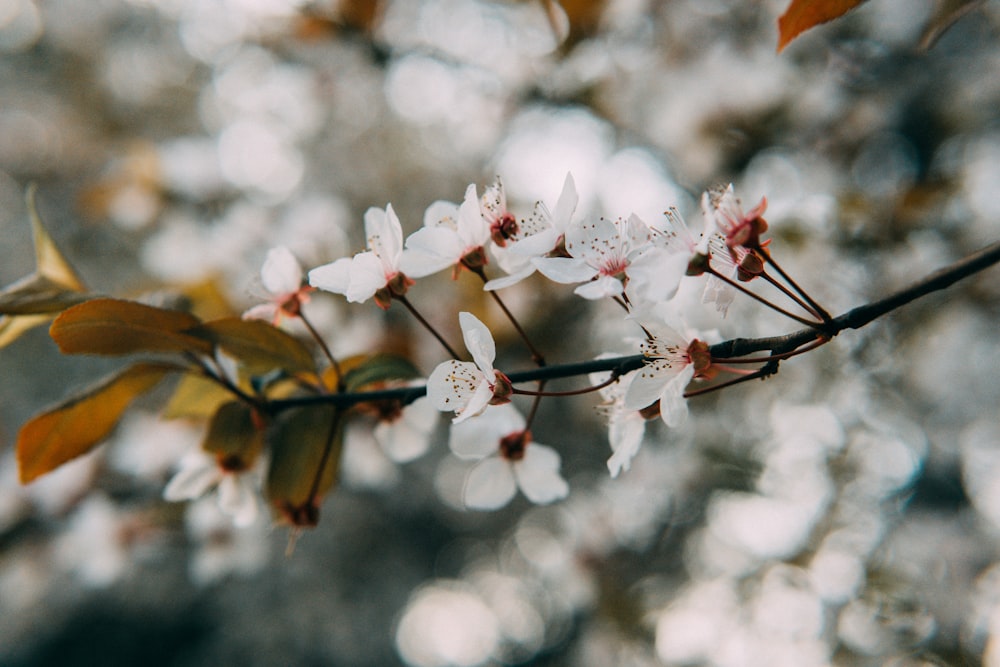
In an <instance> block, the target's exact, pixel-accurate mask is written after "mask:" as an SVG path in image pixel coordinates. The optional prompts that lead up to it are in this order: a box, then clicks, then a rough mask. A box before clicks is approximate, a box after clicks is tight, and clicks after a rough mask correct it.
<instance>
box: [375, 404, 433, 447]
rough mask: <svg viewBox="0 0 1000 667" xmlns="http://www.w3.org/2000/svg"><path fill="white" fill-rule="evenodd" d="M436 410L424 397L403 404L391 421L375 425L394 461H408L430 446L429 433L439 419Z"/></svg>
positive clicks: (381, 442)
mask: <svg viewBox="0 0 1000 667" xmlns="http://www.w3.org/2000/svg"><path fill="white" fill-rule="evenodd" d="M438 414H439V413H438V411H437V410H435V409H434V406H433V405H432V404H431V402H430V401H429V400H427V398H426V397H424V398H418V399H417V400H416V401H414V402H413V403H411V404H410V405H408V406H406V407H405V408H403V414H401V415H400V416H399V417H398V418H397V419H394V420H392V421H391V422H386V421H380V422H379V423H378V424H376V425H375V429H374V436H375V440H376V441H377V442H378V444H379V446H380V447H381V448H382V451H384V452H385V454H386V456H388V457H389V458H390V459H392V460H393V461H395V462H396V463H407V462H408V461H412V460H414V459H416V458H418V457H420V456H423V455H424V453H425V452H426V451H427V448H428V447H429V446H430V435H431V431H432V430H433V429H434V425H435V424H436V423H437V420H438Z"/></svg>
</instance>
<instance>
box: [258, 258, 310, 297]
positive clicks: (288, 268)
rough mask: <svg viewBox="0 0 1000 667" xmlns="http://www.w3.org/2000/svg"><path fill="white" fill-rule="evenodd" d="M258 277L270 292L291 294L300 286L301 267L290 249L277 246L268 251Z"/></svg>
mask: <svg viewBox="0 0 1000 667" xmlns="http://www.w3.org/2000/svg"><path fill="white" fill-rule="evenodd" d="M260 279H261V281H262V282H263V283H264V288H265V289H266V290H267V291H268V292H270V293H271V294H291V293H293V292H297V291H298V289H299V288H300V287H302V267H301V266H300V265H299V261H298V260H297V259H295V255H293V254H292V251H291V250H289V249H288V248H286V247H285V246H278V247H277V248H271V249H270V250H269V251H268V253H267V259H265V260H264V266H263V267H262V268H261V270H260Z"/></svg>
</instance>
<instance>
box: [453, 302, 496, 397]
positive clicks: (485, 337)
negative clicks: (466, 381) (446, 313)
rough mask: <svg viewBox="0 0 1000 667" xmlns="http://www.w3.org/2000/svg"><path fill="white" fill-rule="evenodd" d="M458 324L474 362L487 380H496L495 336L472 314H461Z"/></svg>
mask: <svg viewBox="0 0 1000 667" xmlns="http://www.w3.org/2000/svg"><path fill="white" fill-rule="evenodd" d="M458 322H459V325H461V327H462V338H463V340H465V347H466V349H467V350H469V354H471V355H472V359H473V361H475V362H476V365H477V366H479V369H480V370H482V371H483V374H484V375H485V376H486V379H487V380H489V381H490V382H492V381H493V380H494V379H495V378H496V373H495V372H494V370H493V361H494V360H495V359H496V358H497V346H496V343H495V342H493V334H491V333H490V330H489V329H488V328H487V327H486V325H485V324H483V323H482V322H481V321H480V320H479V318H478V317H476V316H475V315H473V314H472V313H466V312H464V311H463V312H461V313H459V314H458Z"/></svg>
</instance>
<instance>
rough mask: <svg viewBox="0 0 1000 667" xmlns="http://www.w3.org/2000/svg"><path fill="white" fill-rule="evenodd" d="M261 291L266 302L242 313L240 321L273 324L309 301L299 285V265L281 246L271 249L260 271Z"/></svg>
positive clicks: (300, 281) (297, 310)
mask: <svg viewBox="0 0 1000 667" xmlns="http://www.w3.org/2000/svg"><path fill="white" fill-rule="evenodd" d="M260 279H261V282H262V283H263V284H264V289H266V290H267V291H268V292H270V293H271V296H270V298H269V299H268V301H267V303H262V304H260V305H257V306H254V307H253V308H250V309H248V310H247V311H245V312H244V313H243V318H244V319H254V320H268V321H270V322H271V323H273V324H277V323H278V322H279V321H281V318H282V317H283V316H287V317H296V316H298V314H299V311H300V310H301V308H302V304H304V303H306V302H307V301H309V291H310V289H311V288H310V287H308V286H306V285H303V284H302V266H301V265H300V264H299V261H298V260H297V259H295V255H293V254H292V251H291V250H289V249H288V248H286V247H285V246H278V247H276V248H271V249H270V250H269V251H268V253H267V257H266V258H265V259H264V265H263V266H262V267H261V270H260Z"/></svg>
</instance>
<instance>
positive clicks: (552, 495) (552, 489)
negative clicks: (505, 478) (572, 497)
mask: <svg viewBox="0 0 1000 667" xmlns="http://www.w3.org/2000/svg"><path fill="white" fill-rule="evenodd" d="M513 467H514V477H515V478H516V479H517V485H518V486H519V487H521V492H522V493H523V494H524V495H525V497H526V498H527V499H528V500H530V501H531V502H533V503H535V504H536V505H545V504H548V503H551V502H553V501H555V500H559V499H560V498H565V497H566V496H567V495H568V494H569V484H567V483H566V480H565V479H563V478H562V475H560V474H559V453H558V452H557V451H556V450H554V449H552V448H551V447H548V446H546V445H540V444H538V443H537V442H532V443H530V444H529V445H528V447H527V449H525V450H524V458H523V459H521V460H520V461H516V462H514V464H513Z"/></svg>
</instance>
